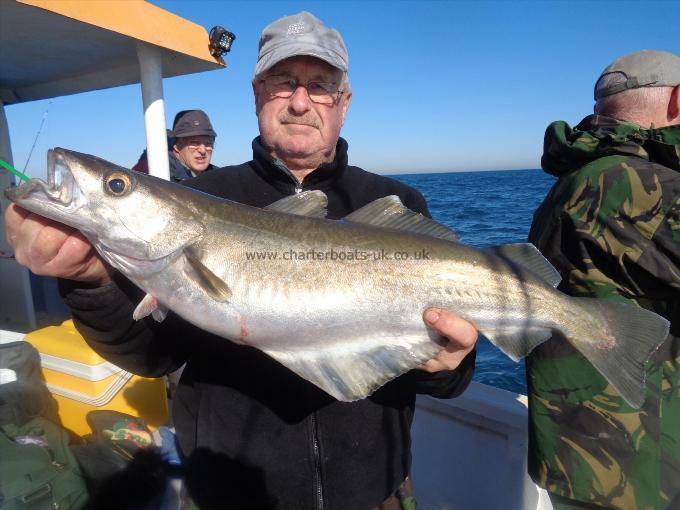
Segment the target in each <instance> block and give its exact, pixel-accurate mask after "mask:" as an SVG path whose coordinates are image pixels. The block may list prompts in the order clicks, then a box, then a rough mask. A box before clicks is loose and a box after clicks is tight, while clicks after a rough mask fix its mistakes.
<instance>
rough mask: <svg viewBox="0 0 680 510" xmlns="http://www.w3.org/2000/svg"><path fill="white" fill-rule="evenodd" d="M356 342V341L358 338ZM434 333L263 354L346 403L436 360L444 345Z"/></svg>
mask: <svg viewBox="0 0 680 510" xmlns="http://www.w3.org/2000/svg"><path fill="white" fill-rule="evenodd" d="M355 340H356V339H355ZM445 343H446V342H445V341H444V340H443V339H442V338H441V337H439V335H437V334H436V333H434V332H430V333H429V337H428V335H423V334H413V335H410V336H409V335H408V334H399V333H395V334H391V335H389V337H384V338H379V337H377V336H376V335H375V334H366V336H365V338H363V339H361V341H353V342H348V344H351V345H352V346H353V347H352V348H351V349H348V348H346V347H344V346H343V347H340V348H336V349H333V348H328V349H326V348H324V349H314V348H311V349H308V350H295V351H286V350H285V349H283V350H276V349H274V348H264V349H263V350H264V352H266V353H267V354H269V355H270V356H271V357H273V358H274V359H276V360H277V361H278V362H279V363H281V364H282V365H284V366H286V367H287V368H288V369H290V370H292V371H293V372H295V373H296V374H298V375H299V376H300V377H302V378H304V379H306V380H308V381H310V382H311V383H313V384H315V385H316V386H318V387H319V388H321V389H322V390H324V391H325V392H326V393H328V394H329V395H331V396H333V397H335V398H336V399H338V400H340V401H343V402H352V401H354V400H359V399H362V398H366V397H367V396H369V395H371V394H372V393H373V392H374V391H375V390H377V389H378V388H380V387H381V386H382V385H384V384H385V383H387V382H388V381H391V380H392V379H394V378H395V377H398V376H400V375H401V374H403V373H405V372H407V371H408V370H410V369H412V368H416V367H418V366H419V365H421V364H423V363H425V362H426V361H427V360H429V359H432V358H434V357H435V356H436V355H437V353H438V352H439V351H441V350H442V349H443V348H444V346H445Z"/></svg>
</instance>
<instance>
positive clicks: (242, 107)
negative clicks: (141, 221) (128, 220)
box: [6, 0, 680, 176]
mask: <svg viewBox="0 0 680 510" xmlns="http://www.w3.org/2000/svg"><path fill="white" fill-rule="evenodd" d="M152 3H154V4H156V5H158V6H160V7H162V8H164V9H167V10H169V11H171V12H173V13H175V14H177V15H180V16H182V17H185V18H187V19H190V20H192V21H194V22H195V23H198V24H200V25H203V26H204V27H205V28H206V29H207V30H210V28H211V27H212V26H214V25H222V26H224V27H225V28H227V29H229V30H231V31H232V32H234V33H235V34H236V36H237V39H236V42H235V43H234V47H233V50H232V52H231V53H230V54H229V55H228V56H227V63H228V68H227V69H226V70H220V71H213V72H207V73H199V74H194V75H188V76H183V77H176V78H170V79H167V80H165V82H164V90H165V101H166V119H167V120H168V122H171V121H172V118H173V116H174V114H175V112H177V111H178V110H184V109H190V108H201V109H203V110H205V111H206V112H208V114H209V115H210V117H211V120H212V122H213V125H214V127H215V130H216V131H217V133H218V137H217V143H216V148H215V154H214V158H213V162H214V163H216V164H218V165H226V164H237V163H241V162H243V161H246V160H248V159H250V157H251V149H250V142H251V140H252V138H253V137H254V136H256V135H257V122H256V118H255V114H254V104H253V98H252V90H251V86H250V80H251V78H252V72H253V68H254V65H255V61H256V58H257V41H258V38H259V34H260V32H261V30H262V29H263V28H264V27H265V26H266V25H267V24H268V23H269V22H271V21H273V20H274V19H276V18H278V17H280V16H283V15H287V14H294V13H296V12H299V11H300V10H308V11H310V12H312V13H313V14H315V15H316V16H318V17H319V18H321V19H322V20H323V21H324V22H325V23H326V24H327V25H329V26H331V27H334V28H337V29H338V30H339V31H340V32H341V33H342V35H343V37H344V39H345V42H346V44H347V46H348V48H349V53H350V79H351V82H352V88H353V93H354V95H353V99H352V104H351V107H350V111H349V114H348V119H347V122H346V123H345V127H344V129H343V133H342V135H343V136H344V137H345V138H346V139H347V140H348V142H349V147H350V162H351V163H353V164H355V165H358V166H362V167H364V168H365V169H367V170H372V171H375V172H378V173H402V172H409V173H412V172H427V171H457V170H487V169H516V168H538V167H539V161H540V154H541V150H542V142H543V133H544V131H545V127H546V126H547V124H548V123H549V122H551V121H553V120H557V119H563V120H566V121H568V122H569V123H571V124H575V123H577V122H578V121H579V120H580V119H581V118H582V117H583V116H585V115H586V114H588V113H589V112H591V111H592V88H593V83H594V81H595V79H596V78H597V76H598V75H599V73H600V72H601V71H602V69H603V68H604V67H605V66H606V65H607V64H608V63H609V62H611V61H612V60H613V59H615V58H617V57H618V56H620V55H623V54H625V53H628V52H631V51H635V50H639V49H663V50H667V51H672V52H674V53H676V54H680V37H679V36H678V28H677V20H680V2H678V1H676V0H668V1H633V0H630V1H623V0H622V1H616V2H614V1H523V2H519V1H483V0H480V1H473V2H468V1H427V0H421V1H413V2H412V1H392V2H388V1H370V0H368V1H367V0H364V1H342V0H336V1H317V2H314V1H307V2H296V1H270V2H260V1H219V0H209V1H179V0H177V1H171V0H166V1H161V0H152ZM121 4H122V5H124V2H121ZM46 110H47V111H48V113H47V116H46V120H45V124H44V126H43V128H42V131H41V133H40V136H39V138H38V141H37V144H36V146H35V149H34V151H33V154H32V156H31V159H30V163H29V165H28V168H27V173H29V174H30V175H34V176H42V175H44V168H45V161H46V158H45V154H46V151H47V149H48V148H50V147H54V146H60V147H65V148H69V149H73V150H77V151H80V152H87V153H91V154H96V155H98V156H100V157H103V158H105V159H108V160H110V161H113V162H115V163H117V164H120V165H123V166H132V165H133V164H134V163H135V162H136V160H137V158H138V156H139V153H140V152H141V150H142V149H143V148H144V146H145V139H144V128H143V117H142V102H141V91H140V87H139V85H131V86H126V87H119V88H116V89H108V90H103V91H98V92H92V93H86V94H79V95H74V96H66V97H61V98H55V99H52V100H45V101H36V102H32V103H27V104H19V105H12V106H8V107H6V113H7V118H8V123H9V127H10V133H11V141H12V147H13V151H14V164H15V166H16V167H17V168H19V169H23V168H24V165H25V164H26V160H27V158H28V154H29V151H30V149H31V146H32V144H33V142H34V139H35V136H36V133H37V132H38V128H39V127H40V123H41V121H42V120H43V117H44V115H45V111H46Z"/></svg>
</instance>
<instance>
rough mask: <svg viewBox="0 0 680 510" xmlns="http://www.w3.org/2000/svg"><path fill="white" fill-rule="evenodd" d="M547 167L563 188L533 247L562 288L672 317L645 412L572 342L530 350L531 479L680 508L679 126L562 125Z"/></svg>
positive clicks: (592, 497)
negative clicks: (625, 397) (623, 396)
mask: <svg viewBox="0 0 680 510" xmlns="http://www.w3.org/2000/svg"><path fill="white" fill-rule="evenodd" d="M541 163H542V166H543V169H544V170H545V171H546V172H548V173H550V174H553V175H556V176H558V177H559V180H558V181H557V183H556V184H555V185H554V186H553V188H552V189H551V190H550V193H549V194H548V196H547V197H546V199H545V201H544V202H543V203H542V204H541V206H540V207H539V208H538V210H537V211H536V213H535V215H534V221H533V224H532V228H531V232H530V234H529V240H530V241H531V242H533V243H534V244H535V245H536V246H537V247H538V248H539V249H540V250H541V252H543V254H544V255H545V256H546V257H547V258H548V259H549V260H550V262H551V263H552V264H553V265H554V266H555V267H556V268H557V269H558V270H559V271H560V273H561V275H562V278H563V281H562V283H561V285H560V290H562V291H564V292H566V293H567V294H570V295H573V296H593V297H598V298H604V299H611V300H615V301H622V302H629V303H631V302H632V303H636V304H638V305H640V306H643V307H645V308H648V309H651V310H654V311H655V312H657V313H658V314H660V315H663V316H664V317H666V318H667V319H669V320H670V321H671V333H670V335H669V337H668V338H667V339H666V342H665V343H664V344H663V345H662V347H661V348H660V349H659V350H658V351H657V352H656V353H655V354H654V355H653V357H652V359H651V360H650V362H649V363H648V364H647V367H648V368H647V390H646V401H645V404H644V406H643V407H642V409H641V410H636V409H633V408H631V407H629V406H628V405H627V404H626V403H625V402H624V401H623V399H621V398H620V397H619V396H618V394H617V393H616V391H615V390H614V389H613V388H611V386H609V385H608V384H607V381H606V380H605V379H604V378H603V377H602V376H601V375H600V374H599V373H598V372H597V371H596V370H595V369H594V368H593V367H592V365H590V364H589V363H588V362H587V361H586V360H585V358H584V357H583V356H582V355H581V354H579V353H578V352H576V351H575V350H574V349H573V348H572V347H571V346H570V345H569V344H567V343H566V342H565V341H563V340H560V339H558V338H552V339H550V340H549V341H547V342H545V343H544V344H542V345H541V346H539V347H538V348H537V349H535V350H534V352H533V353H532V354H531V355H530V356H529V358H528V359H527V381H528V386H529V408H530V434H529V435H530V437H529V452H530V453H529V472H530V474H531V476H532V477H533V479H534V481H536V483H538V484H539V485H540V486H542V487H544V488H546V489H547V490H548V491H549V492H551V493H553V494H556V495H559V496H563V497H566V498H569V499H574V500H577V501H581V502H589V503H591V504H595V505H597V506H596V508H600V507H602V508H615V509H622V510H633V509H636V510H643V509H644V510H647V509H655V510H656V509H670V508H673V509H676V508H680V338H679V337H680V125H678V126H673V127H670V128H665V129H659V130H654V129H650V130H643V129H641V128H640V127H639V126H636V125H634V124H629V123H623V122H620V121H617V120H615V119H611V118H607V117H601V116H594V115H593V116H589V117H586V118H585V119H584V120H583V121H582V122H581V123H580V124H579V125H578V126H577V127H576V128H574V129H572V128H570V127H569V126H568V125H567V124H566V123H565V122H555V123H553V124H551V125H550V126H549V127H548V130H547V132H546V135H545V145H544V155H543V159H542V161H541ZM589 508H590V507H589ZM594 508H595V507H594Z"/></svg>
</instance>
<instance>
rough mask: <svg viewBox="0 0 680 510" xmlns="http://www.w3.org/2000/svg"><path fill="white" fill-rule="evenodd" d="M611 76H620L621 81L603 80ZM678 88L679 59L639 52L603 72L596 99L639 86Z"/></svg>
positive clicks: (646, 51) (679, 81) (599, 79)
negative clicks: (610, 81)
mask: <svg viewBox="0 0 680 510" xmlns="http://www.w3.org/2000/svg"><path fill="white" fill-rule="evenodd" d="M612 74H620V75H621V78H622V81H618V80H614V81H613V83H609V82H608V81H605V82H603V81H602V78H603V77H605V76H608V75H612ZM676 85H680V57H678V56H677V55H675V54H673V53H670V52H668V51H652V50H642V51H636V52H634V53H629V54H627V55H624V56H623V57H621V58H618V59H616V60H615V61H614V62H612V63H611V64H610V65H608V66H607V68H606V69H605V70H604V71H602V74H601V75H600V77H599V78H598V79H597V82H596V83H595V100H598V99H601V98H603V97H606V96H611V95H612V94H618V93H619V92H623V91H624V90H630V89H637V88H640V87H675V86H676Z"/></svg>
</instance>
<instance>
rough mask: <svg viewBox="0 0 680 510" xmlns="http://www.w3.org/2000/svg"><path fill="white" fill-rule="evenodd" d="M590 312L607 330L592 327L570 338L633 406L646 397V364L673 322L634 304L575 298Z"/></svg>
mask: <svg viewBox="0 0 680 510" xmlns="http://www.w3.org/2000/svg"><path fill="white" fill-rule="evenodd" d="M574 300H575V301H577V302H578V304H579V305H580V306H581V307H582V308H583V309H585V310H588V311H589V313H592V314H596V315H599V316H600V317H602V318H603V319H604V322H605V323H606V326H605V331H604V332H603V331H602V330H599V331H597V330H595V329H594V328H593V329H590V330H588V331H587V332H585V333H584V331H583V330H581V331H579V332H578V334H570V335H567V339H568V340H569V342H571V344H572V345H573V346H574V347H576V348H577V349H578V350H579V351H580V352H581V353H582V354H583V355H584V356H585V357H586V358H588V361H590V363H592V364H593V366H594V367H595V368H597V370H598V371H599V372H600V373H601V374H602V375H603V376H604V377H605V378H606V379H607V380H608V381H609V383H610V384H611V385H612V386H613V387H614V389H615V390H616V391H617V392H618V393H619V394H620V395H621V397H623V399H624V400H625V401H626V402H628V404H630V405H631V406H633V407H635V408H636V409H639V408H640V407H642V404H643V402H644V400H645V364H646V362H647V360H649V358H650V357H651V356H652V354H653V353H654V351H656V350H657V349H658V348H659V346H660V345H661V344H662V343H663V342H664V340H665V339H666V337H667V336H668V331H669V328H670V323H669V322H668V321H667V320H666V319H664V318H663V317H661V316H659V315H657V314H655V313H654V312H651V311H649V310H646V309H644V308H640V307H638V306H634V305H628V304H622V303H616V302H612V301H604V300H600V299H592V298H574Z"/></svg>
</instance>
